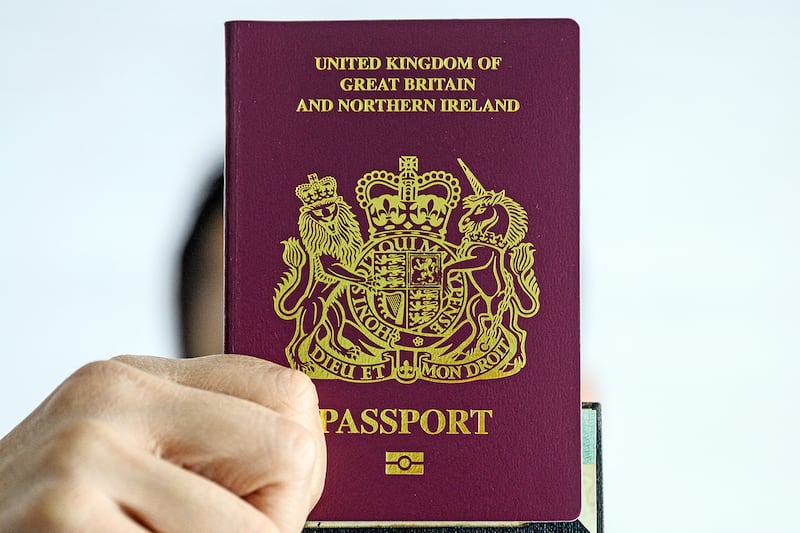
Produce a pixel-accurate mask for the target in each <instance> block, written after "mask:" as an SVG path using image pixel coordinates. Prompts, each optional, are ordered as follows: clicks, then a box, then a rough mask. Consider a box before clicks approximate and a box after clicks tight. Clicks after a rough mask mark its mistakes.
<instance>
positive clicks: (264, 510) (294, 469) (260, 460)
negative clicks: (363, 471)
mask: <svg viewBox="0 0 800 533" xmlns="http://www.w3.org/2000/svg"><path fill="white" fill-rule="evenodd" d="M324 477H325V440H324V437H323V434H322V428H321V424H320V421H319V414H318V403H317V396H316V391H315V389H314V386H313V384H312V383H311V380H310V379H308V378H307V377H306V376H305V375H303V374H301V373H299V372H296V371H294V370H290V369H288V368H284V367H281V366H279V365H275V364H272V363H268V362H266V361H262V360H259V359H255V358H251V357H243V356H234V355H220V356H209V357H201V358H196V359H190V360H174V359H161V358H154V357H134V356H123V357H118V358H115V359H112V360H110V361H102V362H97V363H91V364H89V365H87V366H85V367H83V368H81V369H80V370H78V371H77V372H76V373H75V374H73V375H72V376H71V377H69V378H68V379H67V380H66V381H65V382H64V383H62V384H61V385H60V386H59V387H58V388H57V389H56V390H55V391H54V392H53V393H52V394H51V395H50V396H49V397H48V398H47V399H46V400H45V401H44V402H43V403H42V405H40V406H39V407H38V408H37V409H36V410H35V411H34V412H33V413H32V414H31V415H30V416H28V418H26V419H25V420H24V421H23V422H22V423H21V424H20V425H19V426H17V427H16V428H15V429H14V430H12V431H11V433H9V434H8V435H7V436H6V437H4V438H3V439H2V440H0V480H2V482H0V531H80V532H92V531H115V532H116V531H121V532H128V531H130V532H133V531H159V532H180V531H191V532H202V531H214V532H218V531H273V532H291V531H300V530H301V529H302V527H303V524H304V522H305V519H306V517H307V515H308V513H309V511H310V510H311V508H313V506H314V505H315V504H316V502H317V500H318V499H319V496H320V494H321V492H322V486H323V483H324Z"/></svg>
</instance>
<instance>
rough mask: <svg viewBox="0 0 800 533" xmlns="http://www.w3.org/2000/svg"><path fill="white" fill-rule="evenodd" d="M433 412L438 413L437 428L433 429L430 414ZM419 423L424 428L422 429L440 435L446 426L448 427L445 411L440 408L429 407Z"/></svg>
mask: <svg viewBox="0 0 800 533" xmlns="http://www.w3.org/2000/svg"><path fill="white" fill-rule="evenodd" d="M431 414H434V415H436V429H435V430H431V427H430V420H429V419H430V416H431ZM419 425H420V427H421V428H422V431H424V432H425V433H427V434H428V435H438V434H439V433H441V432H442V431H444V428H446V427H447V418H446V417H445V416H444V413H443V412H441V411H440V410H438V409H428V410H427V411H425V412H424V413H422V417H421V418H420V421H419Z"/></svg>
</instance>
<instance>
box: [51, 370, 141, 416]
mask: <svg viewBox="0 0 800 533" xmlns="http://www.w3.org/2000/svg"><path fill="white" fill-rule="evenodd" d="M135 372H136V371H135V369H133V368H132V367H130V366H128V365H125V364H123V363H120V362H118V361H113V360H109V361H95V362H92V363H88V364H86V365H84V366H83V367H81V368H79V369H78V370H76V371H75V372H74V373H73V374H72V375H71V376H70V377H68V378H67V379H66V380H65V381H64V382H63V383H62V384H61V385H60V386H59V387H58V388H57V389H56V391H55V392H54V393H53V395H52V396H51V397H50V399H49V400H48V402H47V408H48V410H49V411H50V412H51V414H57V415H63V414H67V413H78V414H88V413H95V412H97V411H98V410H99V409H101V408H103V407H104V406H105V405H107V404H108V403H109V402H111V401H112V400H113V399H114V398H120V397H123V396H125V394H126V393H129V392H130V390H131V388H130V386H131V385H132V384H133V383H135V380H136V377H135Z"/></svg>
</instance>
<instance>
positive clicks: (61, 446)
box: [43, 418, 111, 481]
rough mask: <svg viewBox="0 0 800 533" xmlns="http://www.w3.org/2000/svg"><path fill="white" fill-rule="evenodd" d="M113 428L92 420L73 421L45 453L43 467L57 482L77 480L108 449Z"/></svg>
mask: <svg viewBox="0 0 800 533" xmlns="http://www.w3.org/2000/svg"><path fill="white" fill-rule="evenodd" d="M110 431H111V430H110V428H109V427H108V426H107V425H106V424H105V423H104V422H102V421H100V420H97V419H93V418H80V419H77V420H72V421H70V422H68V423H66V424H64V425H63V426H62V427H61V428H59V429H58V430H57V431H56V432H55V434H54V435H53V438H52V439H51V440H50V442H49V443H48V446H47V448H46V449H45V451H44V457H43V461H44V465H45V467H46V469H47V470H48V471H50V472H51V473H53V474H54V475H55V476H56V478H57V479H62V480H68V481H69V480H75V479H78V478H79V476H80V474H81V472H82V470H83V469H84V468H86V466H87V465H88V464H90V463H91V462H93V461H96V460H97V458H98V456H99V454H100V453H101V452H102V451H103V450H104V449H106V448H107V447H108V445H109V442H110V435H109V432H110Z"/></svg>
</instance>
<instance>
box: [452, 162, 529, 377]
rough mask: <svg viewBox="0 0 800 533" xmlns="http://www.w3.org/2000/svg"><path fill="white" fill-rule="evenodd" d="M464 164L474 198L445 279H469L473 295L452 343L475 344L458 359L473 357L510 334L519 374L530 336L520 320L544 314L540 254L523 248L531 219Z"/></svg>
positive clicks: (460, 226)
mask: <svg viewBox="0 0 800 533" xmlns="http://www.w3.org/2000/svg"><path fill="white" fill-rule="evenodd" d="M458 163H459V164H460V165H461V168H462V170H463V171H464V174H465V175H466V176H467V180H468V181H469V184H470V186H471V188H472V191H473V192H472V194H470V195H469V196H466V197H465V198H464V199H463V207H464V209H465V210H466V213H464V215H462V216H461V219H460V220H459V222H458V230H459V232H461V234H462V240H461V245H460V246H459V249H458V252H457V254H456V260H455V261H453V262H451V263H449V264H447V265H445V266H444V269H443V278H444V279H448V277H449V276H451V275H452V274H453V273H456V272H462V273H465V274H466V276H467V279H468V282H469V285H470V286H471V288H472V289H473V290H472V293H473V294H472V296H471V297H470V299H469V301H468V303H467V320H466V321H465V322H464V325H463V326H462V328H461V331H458V332H456V333H455V334H454V335H453V337H452V339H454V340H456V343H457V342H458V341H460V340H461V339H464V341H465V342H467V343H470V341H469V339H472V341H471V346H468V347H467V349H466V350H463V349H462V350H458V351H457V352H456V353H455V355H454V358H455V359H456V360H458V359H463V358H465V357H467V355H468V354H469V353H472V352H474V351H475V349H476V348H477V347H478V346H479V345H481V344H484V345H485V344H486V343H487V342H490V341H491V339H492V338H497V337H498V335H500V334H501V333H502V331H503V330H505V331H508V332H511V333H512V335H513V336H514V340H515V341H516V344H517V346H518V353H517V355H516V356H515V357H514V358H512V360H511V361H510V363H509V367H510V368H508V370H509V371H513V370H514V369H515V370H519V369H520V368H522V367H523V366H524V365H525V361H526V354H525V337H526V332H525V330H523V329H522V328H520V326H519V319H520V318H530V317H533V316H534V315H535V314H536V313H537V312H538V311H539V284H538V283H537V281H536V275H535V273H534V270H533V264H534V253H535V251H536V250H535V249H534V247H533V245H532V244H531V243H528V242H523V239H524V238H525V234H526V233H527V231H528V216H527V214H526V213H525V210H524V209H523V208H522V206H520V205H519V203H517V202H516V201H514V200H512V199H511V198H509V197H508V196H506V194H505V191H504V190H501V191H500V192H496V191H490V190H486V189H485V188H484V187H483V186H482V185H481V184H480V182H479V181H478V178H476V177H475V174H473V172H472V171H471V170H470V168H469V167H468V166H467V165H466V164H465V163H464V161H462V160H461V159H460V158H459V159H458Z"/></svg>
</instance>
